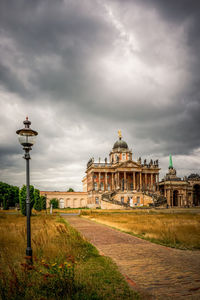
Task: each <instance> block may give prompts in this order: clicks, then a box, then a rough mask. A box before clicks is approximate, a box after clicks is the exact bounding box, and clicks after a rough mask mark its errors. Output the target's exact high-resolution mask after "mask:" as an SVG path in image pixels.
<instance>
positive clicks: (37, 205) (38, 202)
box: [34, 189, 41, 211]
mask: <svg viewBox="0 0 200 300" xmlns="http://www.w3.org/2000/svg"><path fill="white" fill-rule="evenodd" d="M34 202H35V203H34V209H35V210H37V211H40V210H41V198H40V191H39V190H37V189H35V190H34Z"/></svg>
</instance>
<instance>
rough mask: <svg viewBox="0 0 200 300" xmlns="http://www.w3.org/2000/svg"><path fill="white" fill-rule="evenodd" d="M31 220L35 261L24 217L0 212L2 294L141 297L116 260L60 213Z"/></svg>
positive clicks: (16, 296)
mask: <svg viewBox="0 0 200 300" xmlns="http://www.w3.org/2000/svg"><path fill="white" fill-rule="evenodd" d="M31 223H32V226H31V227H32V248H33V255H34V257H33V264H32V265H30V264H29V263H28V262H29V260H28V259H27V257H25V255H24V254H25V249H26V230H25V228H26V218H25V217H23V216H21V215H6V214H1V215H0V231H1V235H0V247H1V252H0V266H1V268H0V299H2V300H4V299H6V300H8V299H9V300H14V299H19V300H20V299H23V300H28V299H33V300H34V299H43V300H45V299H77V300H78V299H83V300H84V299H85V300H86V299H87V300H90V299H91V300H92V299H93V300H94V299H111V300H112V299H113V300H114V299H124V300H125V299H139V296H138V295H137V294H136V293H133V292H132V291H131V290H130V289H129V287H128V285H127V283H126V282H125V280H124V278H123V276H122V275H121V274H120V273H119V271H118V270H117V267H116V265H115V264H114V263H113V262H112V261H111V260H110V259H108V258H106V257H102V256H100V255H99V253H98V251H97V249H96V248H95V247H94V246H93V245H91V244H90V243H88V242H87V241H86V240H85V239H83V238H82V236H81V235H80V234H79V233H78V232H77V231H76V230H75V229H74V228H72V227H71V226H69V224H67V223H66V222H65V220H63V219H62V218H61V217H59V216H56V215H55V216H50V215H42V214H41V215H38V216H34V217H31Z"/></svg>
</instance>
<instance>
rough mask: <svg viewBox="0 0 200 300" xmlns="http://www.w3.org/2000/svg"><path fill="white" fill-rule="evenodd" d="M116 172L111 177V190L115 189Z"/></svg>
mask: <svg viewBox="0 0 200 300" xmlns="http://www.w3.org/2000/svg"><path fill="white" fill-rule="evenodd" d="M114 189H115V187H114V174H113V173H112V179H111V191H114Z"/></svg>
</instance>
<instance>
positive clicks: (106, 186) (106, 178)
mask: <svg viewBox="0 0 200 300" xmlns="http://www.w3.org/2000/svg"><path fill="white" fill-rule="evenodd" d="M107 175H108V173H107V172H106V173H105V188H104V189H105V191H107V189H108V176H107Z"/></svg>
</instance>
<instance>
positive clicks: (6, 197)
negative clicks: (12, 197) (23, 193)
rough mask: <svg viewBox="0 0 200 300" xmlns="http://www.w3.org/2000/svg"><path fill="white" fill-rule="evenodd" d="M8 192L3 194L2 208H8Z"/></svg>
mask: <svg viewBox="0 0 200 300" xmlns="http://www.w3.org/2000/svg"><path fill="white" fill-rule="evenodd" d="M8 199H9V198H8V194H4V195H3V209H4V210H7V209H8V208H9V204H8Z"/></svg>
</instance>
